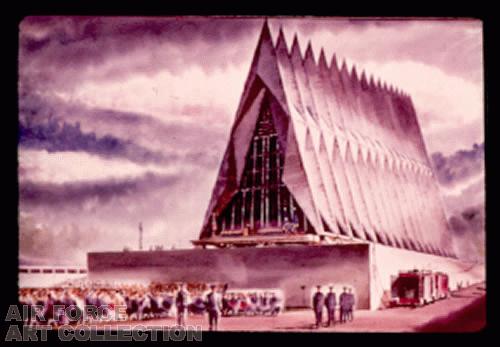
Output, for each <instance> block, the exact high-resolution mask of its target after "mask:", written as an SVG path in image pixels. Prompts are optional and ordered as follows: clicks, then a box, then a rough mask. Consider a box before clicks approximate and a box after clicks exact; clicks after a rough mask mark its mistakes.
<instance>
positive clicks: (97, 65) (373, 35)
mask: <svg viewBox="0 0 500 347" xmlns="http://www.w3.org/2000/svg"><path fill="white" fill-rule="evenodd" d="M18 72H19V80H18V104H19V119H18V121H19V137H18V161H19V167H18V178H19V219H18V221H19V282H18V284H19V300H20V305H24V306H26V307H32V308H36V310H37V312H38V314H37V315H35V316H30V317H23V320H24V324H26V325H30V326H35V327H37V326H50V327H54V328H56V329H57V328H60V327H66V328H67V327H68V326H71V327H75V326H78V327H82V326H83V327H88V328H89V329H90V328H97V329H108V328H109V327H111V328H112V329H121V328H120V327H123V326H124V324H125V325H126V326H128V327H134V326H137V325H142V326H153V327H158V328H162V327H168V328H169V329H186V330H189V329H191V328H192V329H191V330H193V329H194V330H193V331H195V332H196V331H199V332H200V333H201V331H203V332H205V331H208V330H218V331H221V332H223V331H279V332H289V331H307V332H311V333H316V332H329V333H334V332H429V331H431V332H435V331H453V332H460V331H480V330H481V329H483V328H484V327H485V326H486V317H485V305H486V304H485V298H486V282H485V225H484V224H485V222H484V221H485V186H484V184H485V182H484V177H485V174H484V97H483V96H484V82H483V79H484V76H483V27H482V22H481V21H480V20H478V19H468V18H462V19H448V18H435V19H423V18H422V19H421V18H347V17H209V16H204V17H202V16H199V17H196V16H186V17H71V16H66V17H65V16H54V17H49V16H47V17H26V18H24V19H23V20H22V22H20V24H19V71H18ZM88 307H93V308H94V310H93V311H92V310H88V309H87V308H88Z"/></svg>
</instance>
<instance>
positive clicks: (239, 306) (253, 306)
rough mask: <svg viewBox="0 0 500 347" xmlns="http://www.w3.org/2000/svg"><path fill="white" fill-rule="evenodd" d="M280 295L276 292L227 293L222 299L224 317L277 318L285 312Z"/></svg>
mask: <svg viewBox="0 0 500 347" xmlns="http://www.w3.org/2000/svg"><path fill="white" fill-rule="evenodd" d="M280 294H281V293H280V292H277V291H275V290H273V291H270V290H265V291H248V292H245V291H239V292H228V293H225V295H224V296H223V299H222V315H223V316H235V315H251V316H255V315H270V316H275V315H277V314H279V313H280V312H281V311H282V310H283V300H282V298H281V295H280Z"/></svg>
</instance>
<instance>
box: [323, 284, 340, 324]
mask: <svg viewBox="0 0 500 347" xmlns="http://www.w3.org/2000/svg"><path fill="white" fill-rule="evenodd" d="M336 305H337V298H336V297H335V293H334V292H333V286H330V291H329V292H328V294H327V295H326V298H325V306H326V312H327V313H328V323H327V325H326V326H330V325H333V324H335V306H336Z"/></svg>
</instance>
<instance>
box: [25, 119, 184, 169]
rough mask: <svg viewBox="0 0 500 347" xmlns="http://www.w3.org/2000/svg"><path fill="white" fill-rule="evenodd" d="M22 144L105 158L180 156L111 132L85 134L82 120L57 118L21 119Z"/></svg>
mask: <svg viewBox="0 0 500 347" xmlns="http://www.w3.org/2000/svg"><path fill="white" fill-rule="evenodd" d="M19 145H20V146H21V147H22V148H31V149H45V150H47V151H48V152H68V151H72V152H78V151H83V152H88V153H91V154H96V155H99V156H101V157H104V158H113V157H116V158H125V159H128V160H130V161H133V162H136V163H159V164H162V163H169V162H172V161H173V160H176V159H178V158H177V156H176V155H166V154H162V153H158V152H153V151H150V150H148V149H146V148H144V147H141V146H139V145H137V144H135V143H133V142H131V141H124V140H121V139H119V138H117V137H114V136H112V135H105V136H102V137H97V136H96V134H95V133H84V132H82V131H81V129H80V124H79V123H76V124H74V125H72V124H68V123H66V122H60V121H58V120H56V119H54V118H53V119H49V120H48V121H47V122H46V123H39V124H31V123H26V124H25V123H23V122H20V124H19Z"/></svg>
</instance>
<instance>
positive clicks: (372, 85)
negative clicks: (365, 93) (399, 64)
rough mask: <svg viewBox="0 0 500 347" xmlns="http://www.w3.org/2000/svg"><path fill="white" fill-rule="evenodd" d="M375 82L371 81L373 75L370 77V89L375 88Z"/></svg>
mask: <svg viewBox="0 0 500 347" xmlns="http://www.w3.org/2000/svg"><path fill="white" fill-rule="evenodd" d="M375 87H376V85H375V80H374V79H373V75H370V88H375Z"/></svg>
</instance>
